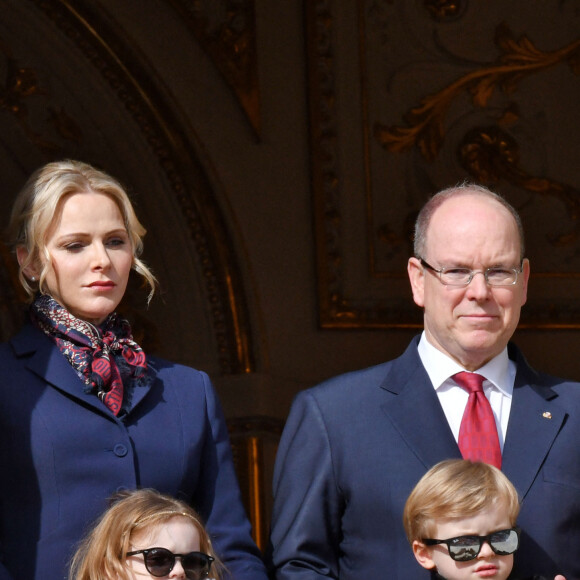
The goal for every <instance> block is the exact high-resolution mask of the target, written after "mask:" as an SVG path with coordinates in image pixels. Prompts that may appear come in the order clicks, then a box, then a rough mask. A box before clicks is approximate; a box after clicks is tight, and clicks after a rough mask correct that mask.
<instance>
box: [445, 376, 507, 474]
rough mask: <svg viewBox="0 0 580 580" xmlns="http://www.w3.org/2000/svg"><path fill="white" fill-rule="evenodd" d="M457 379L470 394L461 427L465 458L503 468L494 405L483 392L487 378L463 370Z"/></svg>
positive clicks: (460, 440)
mask: <svg viewBox="0 0 580 580" xmlns="http://www.w3.org/2000/svg"><path fill="white" fill-rule="evenodd" d="M452 378H453V380H454V381H455V382H456V383H457V384H458V385H459V386H460V387H461V388H462V389H464V390H465V391H467V392H468V393H469V399H468V400H467V406H466V407H465V411H464V413H463V419H461V427H460V429H459V441H458V445H459V449H460V450H461V454H462V455H463V457H464V459H471V460H473V461H484V462H485V463H490V464H491V465H495V467H497V468H498V469H501V450H500V447H499V438H498V436H497V427H496V424H495V418H494V416H493V411H492V409H491V405H490V404H489V401H488V400H487V397H486V396H485V394H484V392H483V386H482V385H483V377H482V376H481V375H478V374H476V373H467V372H461V373H457V374H456V375H453V377H452Z"/></svg>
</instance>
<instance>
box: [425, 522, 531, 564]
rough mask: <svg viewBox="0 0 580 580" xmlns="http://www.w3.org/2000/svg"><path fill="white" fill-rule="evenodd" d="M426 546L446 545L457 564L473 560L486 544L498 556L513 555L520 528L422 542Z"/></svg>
mask: <svg viewBox="0 0 580 580" xmlns="http://www.w3.org/2000/svg"><path fill="white" fill-rule="evenodd" d="M422 541H423V543H424V544H425V545H427V546H434V545H436V544H447V549H448V550H449V555H450V556H451V557H452V558H453V559H454V560H456V561H457V562H467V561H468V560H474V559H475V558H477V556H478V555H479V552H481V546H483V543H484V542H487V543H488V544H489V545H490V546H491V549H492V550H493V551H494V552H495V553H496V554H497V555H498V556H507V555H509V554H513V553H514V552H515V551H516V550H517V549H518V546H519V545H520V528H517V527H516V528H511V529H509V530H499V531H498V532H493V533H491V534H488V535H487V536H457V537H456V538H449V539H448V540H429V539H427V540H422Z"/></svg>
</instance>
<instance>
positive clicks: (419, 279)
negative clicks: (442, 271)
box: [407, 258, 425, 308]
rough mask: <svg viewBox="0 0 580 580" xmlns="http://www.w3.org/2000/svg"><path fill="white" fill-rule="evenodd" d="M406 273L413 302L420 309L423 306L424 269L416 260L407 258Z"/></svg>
mask: <svg viewBox="0 0 580 580" xmlns="http://www.w3.org/2000/svg"><path fill="white" fill-rule="evenodd" d="M407 273H408V274H409V281H410V282H411V290H412V291H413V300H414V301H415V304H416V305H417V306H419V307H420V308H423V306H425V269H424V268H423V266H421V262H419V260H418V259H417V258H409V262H408V263H407Z"/></svg>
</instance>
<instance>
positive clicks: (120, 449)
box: [113, 443, 128, 457]
mask: <svg viewBox="0 0 580 580" xmlns="http://www.w3.org/2000/svg"><path fill="white" fill-rule="evenodd" d="M113 453H114V454H115V455H116V456H117V457H125V455H127V453H128V449H127V447H125V445H123V444H122V443H117V445H115V447H113Z"/></svg>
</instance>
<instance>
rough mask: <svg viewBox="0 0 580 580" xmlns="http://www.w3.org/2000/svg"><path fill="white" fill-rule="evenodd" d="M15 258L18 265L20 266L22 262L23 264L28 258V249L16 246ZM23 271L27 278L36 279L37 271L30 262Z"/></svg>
mask: <svg viewBox="0 0 580 580" xmlns="http://www.w3.org/2000/svg"><path fill="white" fill-rule="evenodd" d="M16 259H17V260H18V263H19V264H20V266H22V264H24V262H26V260H27V259H28V250H27V249H26V248H25V247H24V246H18V247H17V248H16ZM23 272H24V275H25V276H26V277H27V278H28V279H29V280H34V279H35V278H36V279H37V280H38V272H37V271H36V268H35V267H34V266H32V264H29V265H28V266H26V268H24V270H23Z"/></svg>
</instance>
